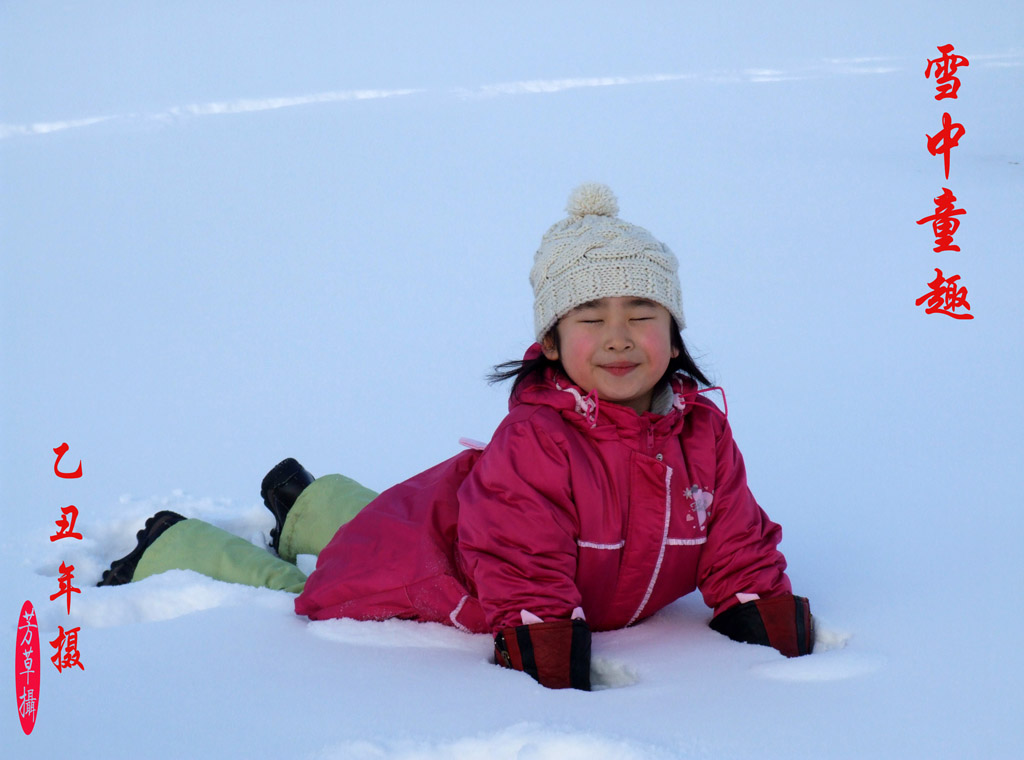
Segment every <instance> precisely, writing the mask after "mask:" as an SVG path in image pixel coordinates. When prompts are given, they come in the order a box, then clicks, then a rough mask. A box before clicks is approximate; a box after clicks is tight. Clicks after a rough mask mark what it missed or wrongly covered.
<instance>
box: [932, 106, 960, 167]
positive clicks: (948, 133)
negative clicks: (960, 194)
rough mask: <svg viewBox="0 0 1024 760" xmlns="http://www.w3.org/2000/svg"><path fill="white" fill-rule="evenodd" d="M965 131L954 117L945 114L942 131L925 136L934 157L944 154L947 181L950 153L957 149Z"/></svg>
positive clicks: (943, 115)
mask: <svg viewBox="0 0 1024 760" xmlns="http://www.w3.org/2000/svg"><path fill="white" fill-rule="evenodd" d="M965 131H966V130H965V129H964V125H963V124H957V123H956V122H954V121H953V117H952V116H950V115H949V114H948V113H944V114H942V129H941V130H940V131H938V132H936V133H935V134H934V135H925V137H927V138H928V152H929V153H931V154H932V155H933V156H937V155H939V154H940V153H941V154H942V160H943V162H944V164H945V168H946V179H949V152H950V151H951V150H953V148H955V147H957V145H958V144H959V143H960V138H961V137H963V136H964V132H965Z"/></svg>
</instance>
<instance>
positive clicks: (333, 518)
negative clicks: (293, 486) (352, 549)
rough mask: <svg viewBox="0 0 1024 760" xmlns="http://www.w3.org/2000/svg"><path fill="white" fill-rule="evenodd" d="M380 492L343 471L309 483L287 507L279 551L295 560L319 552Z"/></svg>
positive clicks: (282, 556)
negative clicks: (341, 473)
mask: <svg viewBox="0 0 1024 760" xmlns="http://www.w3.org/2000/svg"><path fill="white" fill-rule="evenodd" d="M376 498H377V494H376V492H374V491H371V490H370V489H369V488H366V487H365V486H362V485H360V484H359V483H357V482H356V481H354V480H352V479H351V478H346V477H345V476H344V475H325V476H324V477H322V478H317V479H316V480H314V481H313V482H312V483H310V484H309V485H308V486H306V487H305V488H304V489H303V490H302V493H300V494H299V497H298V498H297V499H296V500H295V504H293V505H292V508H291V509H290V510H288V516H287V517H286V518H285V521H284V526H283V528H282V529H281V541H280V543H279V545H278V554H280V555H281V558H282V559H286V560H288V561H289V562H294V561H295V557H296V556H297V555H299V554H319V553H320V551H321V550H322V549H323V548H324V547H325V546H327V543H328V542H329V541H330V540H331V539H332V538H333V537H334V534H335V533H337V532H338V528H340V527H341V526H342V525H344V524H345V523H347V522H348V521H349V520H351V519H352V518H353V517H355V516H356V515H357V514H358V513H359V510H361V509H362V508H363V507H365V506H366V505H367V504H369V503H370V502H371V501H373V500H374V499H376Z"/></svg>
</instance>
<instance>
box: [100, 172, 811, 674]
mask: <svg viewBox="0 0 1024 760" xmlns="http://www.w3.org/2000/svg"><path fill="white" fill-rule="evenodd" d="M568 211H569V217H568V218H567V219H564V220H562V221H560V222H558V223H557V224H555V225H554V226H552V227H551V228H550V229H549V230H548V231H547V233H546V234H545V235H544V237H543V239H542V241H541V245H540V249H539V250H538V251H537V254H536V257H535V260H534V266H533V270H532V272H531V274H530V281H531V283H532V285H533V290H534V298H535V301H534V320H535V322H534V324H535V328H536V337H537V341H538V342H537V343H535V344H534V345H533V346H531V347H530V348H529V350H528V351H527V352H526V355H525V357H524V358H523V360H522V361H521V362H509V363H506V364H503V365H500V366H499V367H498V368H497V370H496V374H495V375H494V377H495V379H513V378H514V383H513V387H512V393H511V400H510V402H509V414H508V416H507V417H505V419H504V420H503V421H502V423H501V424H500V425H499V426H498V429H497V430H496V431H495V433H494V437H493V438H492V440H491V442H490V443H489V444H487V445H486V446H484V445H482V444H480V445H477V446H474V447H473V448H470V449H469V450H467V451H464V452H462V453H460V454H458V455H457V456H455V457H453V458H451V459H449V460H448V461H446V462H443V463H441V464H439V465H437V466H436V467H433V468H432V469H429V470H427V471H426V472H423V473H421V474H419V475H417V476H415V477H413V478H411V479H409V480H407V481H405V482H404V483H401V484H399V485H397V486H394V487H393V488H391V489H389V490H387V491H385V492H384V493H382V494H380V495H379V496H378V495H377V494H375V493H373V492H372V491H369V490H368V489H366V488H364V487H362V486H360V485H359V484H358V483H355V482H354V481H352V480H350V479H348V478H345V477H343V476H341V475H328V476H326V477H322V478H318V479H314V478H313V476H312V475H310V474H309V473H308V472H307V471H306V470H305V469H303V468H302V466H301V465H300V464H299V463H298V462H296V461H295V460H294V459H286V460H285V461H284V462H281V463H280V464H279V465H278V466H277V467H275V468H274V469H273V470H271V471H270V473H269V474H268V475H267V477H266V478H265V479H264V481H263V487H262V495H263V499H264V502H265V503H266V505H267V507H268V508H269V509H270V511H271V512H273V514H274V517H275V518H276V523H277V524H276V527H275V528H274V530H273V531H272V532H271V539H272V544H273V548H274V549H275V550H276V551H277V553H278V556H274V555H272V554H270V553H269V552H266V551H263V550H261V549H259V548H258V547H256V546H254V545H252V544H250V543H249V542H247V541H244V540H242V539H240V538H238V537H236V536H233V535H231V534H229V533H226V532H225V531H222V530H220V529H218V528H215V527H213V526H211V525H209V524H207V523H204V522H202V521H199V520H191V519H185V518H183V517H182V516H181V515H177V514H174V513H172V512H161V513H159V514H157V515H155V516H154V517H153V518H151V519H150V520H149V521H147V523H146V527H145V528H144V529H143V530H142V531H140V532H139V543H138V546H137V547H136V548H135V550H134V551H133V552H132V553H131V554H129V555H128V556H127V557H125V558H123V559H121V560H118V561H116V562H114V563H113V565H112V566H111V569H110V570H109V571H107V572H105V573H104V575H103V580H102V581H101V584H100V585H114V584H118V583H127V582H128V581H130V580H139V579H140V578H144V577H146V576H148V575H152V574H155V573H158V572H162V571H164V570H168V569H172V568H183V569H192V570H196V571H198V572H201V573H205V574H207V575H210V576H212V577H215V578H220V579H222V580H227V581H233V582H241V583H248V584H251V585H259V586H267V587H270V588H276V589H285V590H289V591H293V592H298V593H299V595H298V597H297V598H296V600H295V611H296V613H298V614H300V615H307V616H309V617H310V618H313V619H317V620H319V619H325V618H337V617H348V618H355V619H358V620H383V619H386V618H395V617H397V618H404V619H410V620H423V621H434V622H439V623H444V624H446V625H452V626H455V627H457V628H460V629H462V630H466V631H471V632H476V633H481V632H488V633H491V634H493V635H494V640H495V659H496V661H497V663H498V664H499V665H504V666H505V667H509V668H514V669H516V670H523V671H526V672H527V673H529V674H530V675H531V676H533V677H534V678H535V679H536V680H537V681H539V682H540V683H541V684H543V685H545V686H549V687H553V688H563V687H573V688H577V689H589V688H590V632H591V630H597V631H604V630H609V629H615V628H622V627H625V626H628V625H631V624H633V623H636V622H638V621H640V620H643V619H644V618H646V617H649V616H651V615H653V614H654V613H655V612H657V611H658V610H659V609H661V608H662V607H664V606H665V605H667V604H669V603H671V602H673V601H675V600H676V599H678V598H679V597H681V596H683V595H684V594H688V593H690V592H691V591H693V590H694V589H696V588H699V589H700V591H701V593H702V594H703V596H704V600H705V602H706V603H707V604H708V606H710V607H712V608H713V609H714V617H713V618H712V620H711V627H712V628H713V629H714V630H716V631H719V632H721V633H723V634H725V635H727V636H729V637H730V638H732V639H735V640H737V641H746V642H750V643H756V644H764V645H767V646H771V647H774V648H775V649H777V650H779V651H780V652H782V653H783V654H785V655H786V656H789V657H793V656H797V655H803V654H808V653H809V652H810V651H811V648H812V646H813V642H814V633H813V619H812V618H811V614H810V607H809V605H808V602H807V600H806V599H804V598H802V597H799V596H794V595H793V594H792V593H791V589H790V583H789V579H788V578H787V577H786V574H785V568H786V561H785V559H784V558H783V556H782V554H781V553H780V552H779V551H778V549H777V548H776V547H777V544H778V543H779V541H780V539H781V529H780V528H779V526H778V525H776V524H775V523H773V522H771V520H769V519H768V517H767V515H765V513H764V512H763V511H762V510H761V508H760V507H759V506H758V505H757V502H755V501H754V498H753V496H752V495H751V493H750V490H749V489H748V488H747V483H746V474H745V471H744V467H743V459H742V457H741V456H740V452H739V450H738V449H737V447H736V444H735V443H734V442H733V439H732V433H731V431H730V428H729V423H728V422H727V421H726V417H725V414H723V413H722V412H720V411H719V410H718V407H717V406H715V405H714V404H712V403H711V402H710V401H708V400H706V399H705V398H704V397H703V396H701V395H699V394H701V393H703V392H704V390H707V388H705V389H704V390H698V389H697V383H698V382H699V383H701V384H703V385H704V386H707V385H709V383H708V381H707V379H706V378H705V377H704V375H703V374H702V373H701V371H700V369H698V367H697V366H696V364H695V363H694V362H693V360H692V359H691V358H690V356H689V354H688V353H687V350H686V347H685V345H684V344H683V340H682V337H681V335H680V330H681V329H682V328H683V327H684V326H685V322H684V319H683V308H682V295H681V292H680V287H679V280H678V275H677V263H676V259H675V256H673V254H672V252H671V251H669V250H668V248H667V247H665V246H664V245H663V244H662V243H660V242H658V241H657V240H655V239H654V237H652V236H651V234H650V233H648V232H647V231H646V230H644V229H642V228H640V227H636V226H634V225H631V224H629V223H627V222H624V221H622V220H621V219H619V218H617V214H618V205H617V203H616V200H615V197H614V195H612V193H611V191H610V190H609V189H608V188H607V187H605V186H604V185H598V184H585V185H582V186H580V187H579V188H577V189H576V190H575V191H574V192H573V194H572V195H571V197H570V199H569V206H568ZM723 398H724V396H723ZM298 554H318V555H319V558H318V561H317V566H316V570H315V571H314V572H313V574H312V575H310V576H309V578H306V577H305V576H304V575H303V573H302V572H301V571H300V570H299V569H298V568H297V567H296V566H295V565H294V564H293V563H294V561H295V558H296V556H297V555H298Z"/></svg>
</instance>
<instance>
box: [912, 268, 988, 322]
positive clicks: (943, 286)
mask: <svg viewBox="0 0 1024 760" xmlns="http://www.w3.org/2000/svg"><path fill="white" fill-rule="evenodd" d="M959 279H960V275H958V274H956V275H953V276H952V277H949V278H946V277H944V276H943V274H942V270H941V269H938V268H936V269H935V279H934V280H932V281H931V282H929V283H928V287H929V288H931V291H930V292H928V293H925V294H924V295H923V296H921V297H920V298H918V299H917V300H916V301H914V303H915V304H917V305H918V306H920V305H921V304H923V303H924V302H925V301H928V306H927V308H926V309H925V310H924V313H925V314H945V315H946V316H947V317H952V318H953V319H974V315H973V314H957V313H956V310H957V309H959V308H960V307H961V306H962V307H964V308H965V309H967V310H968V311H970V309H971V305H970V304H969V303H968V302H967V288H964V287H960V288H958V287H957V285H956V283H957V281H958V280H959Z"/></svg>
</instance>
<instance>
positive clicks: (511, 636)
mask: <svg viewBox="0 0 1024 760" xmlns="http://www.w3.org/2000/svg"><path fill="white" fill-rule="evenodd" d="M494 659H495V661H496V662H497V663H498V664H499V665H502V666H503V667H506V668H512V669H513V670H522V671H524V672H526V673H529V674H530V675H531V676H533V678H534V679H535V680H536V681H537V682H539V683H540V684H541V686H547V687H548V688H549V689H570V688H571V689H582V690H583V691H590V627H589V626H588V625H587V623H586V621H585V620H580V619H574V620H553V621H551V622H547V623H543V622H540V623H531V624H529V625H518V626H515V627H514V628H503V629H502V630H500V631H498V633H497V634H496V635H495V637H494Z"/></svg>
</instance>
